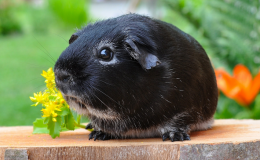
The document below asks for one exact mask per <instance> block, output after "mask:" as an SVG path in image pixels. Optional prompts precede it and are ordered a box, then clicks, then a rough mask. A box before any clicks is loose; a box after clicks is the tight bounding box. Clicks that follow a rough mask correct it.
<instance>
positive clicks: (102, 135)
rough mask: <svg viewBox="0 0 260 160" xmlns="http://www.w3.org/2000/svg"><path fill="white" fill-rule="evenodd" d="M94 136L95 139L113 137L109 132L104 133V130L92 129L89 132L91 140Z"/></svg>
mask: <svg viewBox="0 0 260 160" xmlns="http://www.w3.org/2000/svg"><path fill="white" fill-rule="evenodd" d="M92 138H94V141H95V140H103V141H104V140H109V139H112V138H113V137H112V136H111V135H110V134H107V133H104V132H102V131H92V132H91V133H90V134H89V140H90V139H92Z"/></svg>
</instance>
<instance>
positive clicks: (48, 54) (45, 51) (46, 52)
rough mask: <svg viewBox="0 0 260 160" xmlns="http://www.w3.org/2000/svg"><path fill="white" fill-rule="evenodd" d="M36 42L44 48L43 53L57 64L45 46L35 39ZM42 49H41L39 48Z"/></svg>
mask: <svg viewBox="0 0 260 160" xmlns="http://www.w3.org/2000/svg"><path fill="white" fill-rule="evenodd" d="M34 38H35V37H34ZM35 40H36V41H37V43H38V44H39V45H40V46H41V47H42V48H43V50H42V51H43V52H44V53H45V54H46V55H47V56H48V57H49V58H50V59H51V60H52V61H53V62H54V63H55V62H56V61H55V60H54V58H53V57H52V56H51V54H50V53H49V52H48V51H47V50H46V49H45V48H44V47H43V45H42V44H41V43H40V42H39V41H38V40H37V39H36V38H35ZM39 49H41V48H39Z"/></svg>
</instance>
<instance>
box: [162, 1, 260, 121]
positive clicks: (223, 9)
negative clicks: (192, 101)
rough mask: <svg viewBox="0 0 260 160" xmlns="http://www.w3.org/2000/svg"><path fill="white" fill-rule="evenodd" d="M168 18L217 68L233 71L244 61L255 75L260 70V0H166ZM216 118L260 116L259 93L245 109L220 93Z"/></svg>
mask: <svg viewBox="0 0 260 160" xmlns="http://www.w3.org/2000/svg"><path fill="white" fill-rule="evenodd" d="M164 4H165V6H166V8H167V15H166V17H165V18H164V20H165V21H168V22H169V23H172V24H174V25H176V26H177V27H179V28H180V29H181V30H183V31H185V32H186V33H189V34H190V35H192V36H193V37H194V38H195V39H197V40H198V41H199V42H200V44H201V45H202V46H203V48H204V49H205V50H206V52H207V53H208V55H209V56H210V58H211V60H212V63H213V64H214V67H215V68H218V67H224V68H225V69H226V70H227V71H229V72H231V71H232V70H233V68H234V66H235V65H237V64H244V65H245V66H247V67H248V68H249V69H250V71H252V73H253V75H256V74H257V72H258V71H259V69H260V27H259V26H260V1H258V0H247V1H244V0H212V1H210V0H193V1H190V0H174V1H173V0H164ZM215 118H238V119H243V118H254V119H260V95H258V97H257V98H256V99H255V101H254V102H253V103H252V104H251V105H250V107H248V108H246V107H243V106H240V105H239V104H237V103H236V102H235V101H234V100H231V99H228V98H227V97H225V96H224V95H223V94H222V93H221V94H220V96H219V102H218V108H217V112H216V114H215Z"/></svg>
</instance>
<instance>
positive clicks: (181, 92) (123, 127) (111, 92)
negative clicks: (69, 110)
mask: <svg viewBox="0 0 260 160" xmlns="http://www.w3.org/2000/svg"><path fill="white" fill-rule="evenodd" d="M104 47H105V48H109V49H110V50H111V51H112V52H113V53H114V58H116V59H117V63H115V64H107V63H108V62H104V63H105V64H104V63H101V62H103V60H102V59H100V58H98V57H97V53H98V52H99V51H100V50H102V49H103V48H104ZM54 71H55V76H56V84H57V87H58V88H59V89H60V90H61V91H62V93H63V95H64V96H65V98H66V100H67V102H68V103H69V104H70V103H71V101H74V102H76V103H78V105H79V107H81V108H83V109H86V110H87V107H86V104H87V105H89V106H90V107H92V108H94V109H96V110H98V111H107V109H108V108H109V109H110V110H112V111H113V113H116V115H119V117H118V119H117V120H113V119H107V118H105V117H103V118H101V117H97V116H95V115H94V114H88V116H89V118H90V120H91V122H92V123H91V124H92V126H93V127H94V129H95V133H94V132H93V133H92V136H93V135H94V134H97V133H98V132H97V131H99V132H100V133H101V132H102V136H104V133H107V134H108V135H109V136H113V137H117V138H124V137H127V136H125V135H124V134H125V133H126V132H127V131H130V130H136V131H138V132H142V131H144V130H148V129H150V128H152V127H155V128H156V127H157V128H158V126H162V127H163V126H164V124H165V123H166V122H167V125H171V126H172V127H173V128H174V129H173V130H167V132H165V133H164V132H161V133H160V134H161V136H163V139H164V140H165V137H166V138H170V139H171V140H172V141H173V140H174V139H175V140H176V137H178V136H179V137H180V138H177V140H183V137H184V139H186V140H188V139H189V136H188V134H187V133H188V132H189V131H190V126H191V125H193V124H197V123H202V122H205V121H207V120H209V119H211V118H212V116H213V114H214V113H215V110H216V106H217V100H218V92H217V85H216V78H215V74H214V70H213V68H212V66H211V63H210V60H209V58H208V56H207V54H206V53H205V51H204V49H203V48H202V47H201V46H200V44H199V43H198V42H197V41H196V40H195V39H193V38H192V37H191V36H190V35H188V34H186V33H184V32H182V31H181V30H179V29H178V28H176V27H175V26H173V25H171V24H168V23H165V22H162V21H159V20H155V19H151V18H149V17H145V16H140V15H137V14H127V15H123V16H120V17H117V18H113V19H108V20H104V21H99V22H96V23H94V24H89V25H87V26H86V27H85V28H83V29H81V30H79V31H77V32H76V33H75V34H73V36H72V38H71V39H70V45H69V47H68V48H67V49H66V50H65V51H64V52H63V53H62V54H61V55H60V57H59V59H58V60H57V62H56V65H55V70H54ZM174 117H175V118H174ZM176 117H178V118H176ZM174 133H176V134H175V138H174ZM180 133H183V134H180ZM180 135H181V136H180ZM135 137H139V136H135ZM144 137H145V136H144ZM101 139H102V138H101ZM105 139H106V138H105Z"/></svg>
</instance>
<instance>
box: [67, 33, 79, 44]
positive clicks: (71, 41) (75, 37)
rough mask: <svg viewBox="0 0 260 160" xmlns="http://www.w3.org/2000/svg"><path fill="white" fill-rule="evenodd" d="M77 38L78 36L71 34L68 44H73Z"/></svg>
mask: <svg viewBox="0 0 260 160" xmlns="http://www.w3.org/2000/svg"><path fill="white" fill-rule="evenodd" d="M78 37H79V36H78V35H76V34H73V35H72V36H71V37H70V40H69V44H71V43H73V42H74V41H75V40H76V39H77V38H78Z"/></svg>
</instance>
